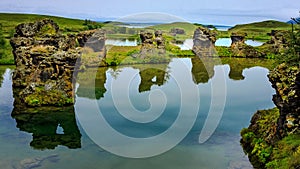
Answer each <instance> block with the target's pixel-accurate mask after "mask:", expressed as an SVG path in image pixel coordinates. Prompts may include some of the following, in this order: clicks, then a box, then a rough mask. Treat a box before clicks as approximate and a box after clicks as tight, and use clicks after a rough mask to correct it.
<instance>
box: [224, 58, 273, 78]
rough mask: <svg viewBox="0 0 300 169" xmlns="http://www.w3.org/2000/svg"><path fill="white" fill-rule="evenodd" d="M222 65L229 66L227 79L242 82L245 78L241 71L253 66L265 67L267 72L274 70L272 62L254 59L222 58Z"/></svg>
mask: <svg viewBox="0 0 300 169" xmlns="http://www.w3.org/2000/svg"><path fill="white" fill-rule="evenodd" d="M222 63H223V64H228V65H229V66H230V71H229V78H230V79H232V80H243V79H244V78H245V77H244V75H243V71H244V69H246V68H251V67H255V66H261V67H265V68H267V69H269V70H271V69H273V68H274V64H273V61H271V60H265V59H255V58H252V59H247V58H222Z"/></svg>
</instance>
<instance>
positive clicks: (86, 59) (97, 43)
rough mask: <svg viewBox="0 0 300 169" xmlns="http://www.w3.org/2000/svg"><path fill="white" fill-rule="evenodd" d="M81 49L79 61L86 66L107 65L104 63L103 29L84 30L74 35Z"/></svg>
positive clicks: (104, 38)
mask: <svg viewBox="0 0 300 169" xmlns="http://www.w3.org/2000/svg"><path fill="white" fill-rule="evenodd" d="M76 37H77V40H78V42H79V44H80V46H81V47H83V49H82V50H81V53H82V55H81V56H82V57H81V63H82V65H84V66H88V67H102V66H107V63H106V47H105V40H106V37H105V31H104V30H101V29H99V30H93V31H85V32H82V33H80V34H79V35H77V36H76Z"/></svg>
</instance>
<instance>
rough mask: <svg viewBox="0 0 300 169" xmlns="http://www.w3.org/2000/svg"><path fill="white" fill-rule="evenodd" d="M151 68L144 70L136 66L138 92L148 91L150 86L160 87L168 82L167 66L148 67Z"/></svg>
mask: <svg viewBox="0 0 300 169" xmlns="http://www.w3.org/2000/svg"><path fill="white" fill-rule="evenodd" d="M150 66H151V67H149V66H148V67H147V68H145V67H144V66H143V67H141V66H137V68H138V69H139V70H140V72H139V75H140V77H141V83H140V85H139V92H145V91H150V90H151V86H153V85H157V86H162V85H164V84H165V82H166V81H167V80H168V77H169V74H168V72H167V67H168V65H167V64H156V65H150Z"/></svg>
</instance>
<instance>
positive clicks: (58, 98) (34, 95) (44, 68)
mask: <svg viewBox="0 0 300 169" xmlns="http://www.w3.org/2000/svg"><path fill="white" fill-rule="evenodd" d="M58 30H59V28H58V25H57V24H56V23H54V22H53V21H51V20H48V19H46V20H42V21H37V22H35V23H25V24H20V25H18V26H17V27H16V34H15V35H14V37H13V38H12V39H11V41H10V43H11V46H12V48H13V54H14V58H15V64H16V70H15V72H14V74H13V86H14V89H15V90H14V97H15V106H16V107H20V108H21V107H22V105H24V104H25V105H26V106H42V105H60V106H61V105H66V104H73V103H74V95H73V86H72V79H73V72H74V70H75V69H76V67H75V65H76V61H77V59H78V58H80V51H79V49H77V48H76V37H75V36H74V35H61V34H59V33H58Z"/></svg>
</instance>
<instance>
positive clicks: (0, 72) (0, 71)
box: [0, 67, 6, 87]
mask: <svg viewBox="0 0 300 169" xmlns="http://www.w3.org/2000/svg"><path fill="white" fill-rule="evenodd" d="M5 71H6V67H0V87H1V86H2V81H3V75H4V73H5Z"/></svg>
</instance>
